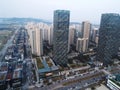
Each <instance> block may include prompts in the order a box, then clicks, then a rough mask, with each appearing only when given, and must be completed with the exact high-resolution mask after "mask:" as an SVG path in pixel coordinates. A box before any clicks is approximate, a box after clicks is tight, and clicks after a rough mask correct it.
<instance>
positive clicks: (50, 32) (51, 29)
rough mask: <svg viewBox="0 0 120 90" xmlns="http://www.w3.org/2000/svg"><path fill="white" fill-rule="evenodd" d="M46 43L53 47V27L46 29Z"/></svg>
mask: <svg viewBox="0 0 120 90" xmlns="http://www.w3.org/2000/svg"><path fill="white" fill-rule="evenodd" d="M48 43H49V45H53V26H52V25H51V26H50V27H49V29H48Z"/></svg>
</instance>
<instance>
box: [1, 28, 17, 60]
mask: <svg viewBox="0 0 120 90" xmlns="http://www.w3.org/2000/svg"><path fill="white" fill-rule="evenodd" d="M17 31H18V30H16V31H15V33H17ZM15 33H14V34H13V36H11V38H10V39H9V40H8V41H7V43H6V44H5V45H4V47H3V48H2V50H1V51H0V54H1V57H0V61H2V60H3V58H4V56H5V53H6V51H7V48H8V47H9V46H11V45H12V40H13V38H14V37H15Z"/></svg>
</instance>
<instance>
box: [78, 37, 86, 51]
mask: <svg viewBox="0 0 120 90" xmlns="http://www.w3.org/2000/svg"><path fill="white" fill-rule="evenodd" d="M87 46H88V38H78V39H77V44H76V51H78V52H86V51H87V48H86V47H87Z"/></svg>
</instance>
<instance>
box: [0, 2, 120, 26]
mask: <svg viewBox="0 0 120 90" xmlns="http://www.w3.org/2000/svg"><path fill="white" fill-rule="evenodd" d="M57 9H64V10H70V21H71V22H80V23H81V22H82V21H86V20H87V21H90V22H91V23H94V24H99V23H100V19H101V14H102V13H119V14H120V0H0V17H4V18H9V17H25V18H26V17H27V18H28V17H31V18H40V19H45V20H49V21H53V11H54V10H57Z"/></svg>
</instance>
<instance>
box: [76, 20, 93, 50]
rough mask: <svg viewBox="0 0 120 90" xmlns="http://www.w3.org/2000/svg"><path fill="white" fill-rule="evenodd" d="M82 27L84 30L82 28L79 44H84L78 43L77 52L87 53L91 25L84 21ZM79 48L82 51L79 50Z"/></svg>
mask: <svg viewBox="0 0 120 90" xmlns="http://www.w3.org/2000/svg"><path fill="white" fill-rule="evenodd" d="M81 27H82V28H81V35H80V39H78V40H77V42H83V44H79V43H76V50H77V51H79V52H86V51H87V50H88V44H89V37H90V36H89V35H90V30H91V24H90V23H89V22H88V21H84V22H82V26H81ZM78 45H82V46H78ZM78 47H80V48H82V49H79V48H78Z"/></svg>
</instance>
